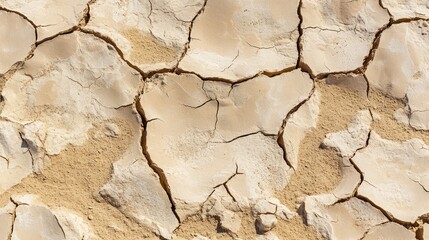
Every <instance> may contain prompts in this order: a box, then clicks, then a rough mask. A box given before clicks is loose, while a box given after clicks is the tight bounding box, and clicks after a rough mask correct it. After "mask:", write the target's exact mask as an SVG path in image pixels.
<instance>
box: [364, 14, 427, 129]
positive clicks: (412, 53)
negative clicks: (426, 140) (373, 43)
mask: <svg viewBox="0 0 429 240" xmlns="http://www.w3.org/2000/svg"><path fill="white" fill-rule="evenodd" d="M428 34H429V22H428V21H415V22H408V23H400V24H395V25H393V26H391V27H390V28H388V29H386V30H385V31H384V32H383V34H382V35H381V38H380V44H379V47H378V49H377V51H376V52H375V55H374V60H373V61H372V62H371V63H370V64H369V66H368V69H367V71H366V76H367V77H368V82H369V84H370V85H371V86H372V87H375V88H377V89H379V90H381V91H383V92H385V93H387V94H388V95H390V96H392V97H395V98H398V99H407V102H408V106H407V108H408V109H407V111H408V112H409V116H408V118H409V124H410V125H411V126H412V127H413V128H416V129H420V130H429V101H427V92H428V90H429V35H428Z"/></svg>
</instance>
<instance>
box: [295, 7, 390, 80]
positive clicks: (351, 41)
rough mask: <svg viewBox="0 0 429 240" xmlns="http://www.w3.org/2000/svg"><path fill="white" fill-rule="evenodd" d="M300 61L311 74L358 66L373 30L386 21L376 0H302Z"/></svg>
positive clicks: (369, 47)
mask: <svg viewBox="0 0 429 240" xmlns="http://www.w3.org/2000/svg"><path fill="white" fill-rule="evenodd" d="M301 14H302V18H303V22H302V26H301V27H302V29H303V35H302V36H301V42H300V44H301V47H302V51H301V64H302V66H305V67H306V68H309V69H310V70H311V71H312V73H313V74H314V75H318V74H323V73H330V72H346V71H353V70H355V69H357V68H360V67H362V65H363V62H364V59H365V58H366V56H367V55H368V53H369V52H370V50H371V48H372V44H373V39H374V37H375V34H376V33H377V31H378V30H379V29H380V28H382V27H383V26H384V25H387V23H388V22H389V14H388V12H387V10H385V9H383V8H382V7H381V6H380V5H379V1H378V0H360V1H342V0H335V1H332V2H328V1H310V0H303V2H302V9H301Z"/></svg>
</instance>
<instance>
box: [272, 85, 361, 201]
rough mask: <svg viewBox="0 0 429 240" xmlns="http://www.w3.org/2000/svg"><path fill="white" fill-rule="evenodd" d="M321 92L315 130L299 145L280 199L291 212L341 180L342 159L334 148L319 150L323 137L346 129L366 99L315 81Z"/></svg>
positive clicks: (330, 189) (279, 194) (332, 187)
mask: <svg viewBox="0 0 429 240" xmlns="http://www.w3.org/2000/svg"><path fill="white" fill-rule="evenodd" d="M316 87H317V88H318V89H319V90H320V92H321V102H320V114H319V121H318V124H317V128H316V129H314V130H312V131H311V132H310V133H309V134H307V136H306V137H305V138H304V140H303V141H302V142H301V145H300V151H299V163H298V169H297V171H296V173H295V174H294V175H292V178H291V180H290V182H289V183H288V185H287V186H286V188H285V189H284V190H283V191H282V192H280V193H278V196H279V199H280V200H281V201H282V202H283V203H284V204H285V205H286V206H288V207H289V208H290V209H297V208H298V206H299V205H300V204H301V203H302V201H303V198H304V197H305V196H308V195H317V194H321V193H328V192H330V191H332V190H333V189H334V188H335V187H336V186H337V185H338V183H339V182H340V180H341V169H340V160H341V157H340V156H338V155H337V154H336V152H335V151H334V150H333V149H322V148H320V144H321V143H322V141H323V139H324V138H325V135H326V134H327V133H331V132H337V131H342V130H344V129H347V124H348V123H349V122H350V121H351V119H352V118H353V117H354V115H355V114H356V112H357V111H359V110H362V109H365V108H366V100H365V99H364V98H362V97H361V95H359V93H358V92H352V91H348V90H345V89H343V88H340V87H338V86H334V85H327V84H325V83H323V82H318V83H317V84H316Z"/></svg>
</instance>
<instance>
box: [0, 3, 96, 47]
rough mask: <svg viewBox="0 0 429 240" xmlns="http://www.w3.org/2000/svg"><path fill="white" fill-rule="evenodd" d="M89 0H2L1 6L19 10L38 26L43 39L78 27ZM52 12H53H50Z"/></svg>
mask: <svg viewBox="0 0 429 240" xmlns="http://www.w3.org/2000/svg"><path fill="white" fill-rule="evenodd" d="M88 2H89V0H73V1H69V0H22V1H16V0H2V1H0V7H4V8H6V9H8V10H12V11H16V12H19V13H20V14H23V15H24V16H26V17H27V18H28V19H29V20H30V21H31V22H33V23H34V25H35V26H36V27H37V40H38V41H41V40H44V39H46V38H49V37H52V36H54V35H57V34H59V33H62V32H65V31H67V30H70V29H72V28H74V27H76V26H77V25H78V24H79V22H80V21H81V19H83V17H84V14H85V10H86V8H87V3H88ZM50 13H51V14H50Z"/></svg>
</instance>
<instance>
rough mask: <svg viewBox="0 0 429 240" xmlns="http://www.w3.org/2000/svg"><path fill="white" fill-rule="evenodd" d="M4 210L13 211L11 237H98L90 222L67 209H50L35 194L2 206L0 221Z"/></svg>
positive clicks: (29, 239)
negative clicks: (93, 231) (89, 224)
mask: <svg viewBox="0 0 429 240" xmlns="http://www.w3.org/2000/svg"><path fill="white" fill-rule="evenodd" d="M2 213H7V214H13V222H12V224H11V226H10V229H11V230H12V232H11V235H10V238H9V239H10V240H77V239H79V240H90V239H95V235H94V234H93V233H92V230H91V229H90V227H89V226H88V224H87V223H86V222H85V221H84V220H83V219H82V218H81V217H80V216H78V215H77V214H76V213H74V212H72V211H70V210H68V209H66V208H56V209H51V208H49V207H47V206H46V205H44V204H43V203H41V202H39V200H38V197H37V196H36V195H18V196H12V197H11V202H9V203H8V204H7V205H6V206H4V207H3V208H0V221H1V219H2ZM0 229H1V227H0ZM1 235H2V233H0V239H1V237H2V236H1Z"/></svg>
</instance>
